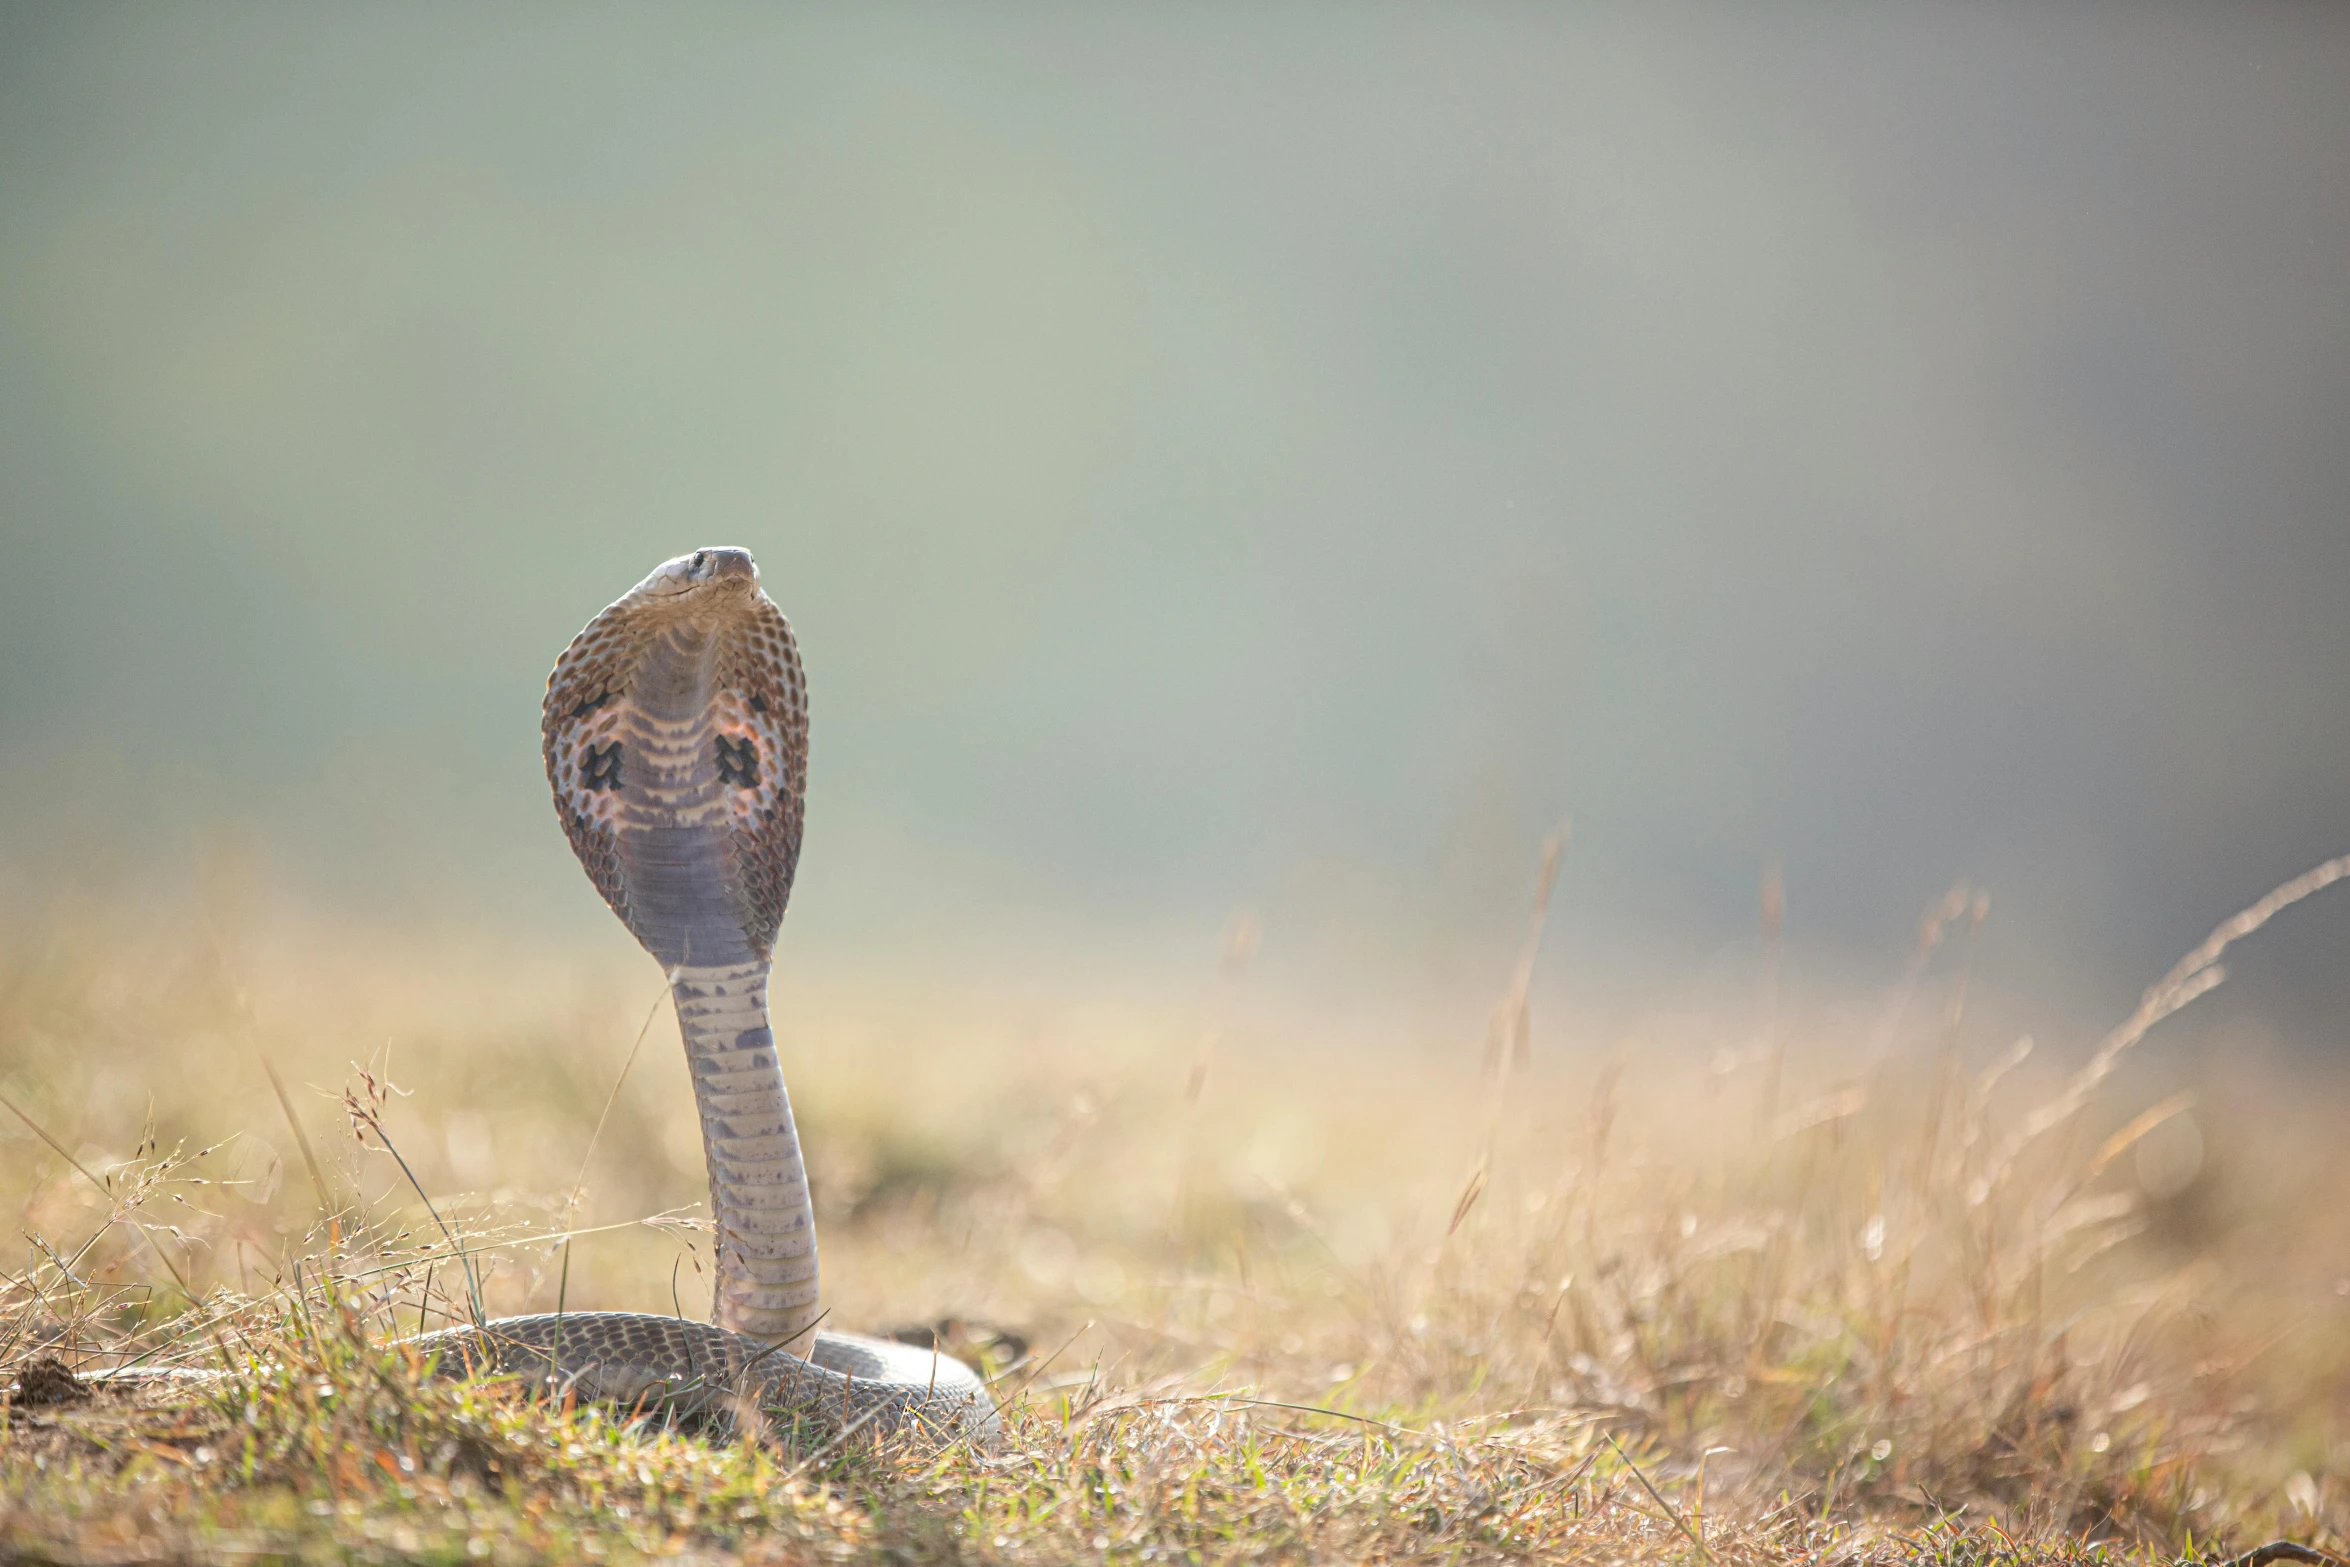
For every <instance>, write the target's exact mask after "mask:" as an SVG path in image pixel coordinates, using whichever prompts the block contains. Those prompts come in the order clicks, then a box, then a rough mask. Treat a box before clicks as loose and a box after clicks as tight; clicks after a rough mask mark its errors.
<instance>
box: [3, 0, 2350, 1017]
mask: <svg viewBox="0 0 2350 1567" xmlns="http://www.w3.org/2000/svg"><path fill="white" fill-rule="evenodd" d="M2346 429H2350V11H2345V10H2343V9H2342V8H2340V7H2335V6H2326V5H2314V4H2312V5H2253V4H2242V5H2227V6H2220V5H2211V6H2203V7H2186V6H2167V5H2155V4H2132V5H2115V6H2110V7H2098V6H2091V5H2086V4H2083V5H2072V6H2067V7H2062V8H2024V7H2015V6H2002V5H1991V4H1982V5H1973V6H1939V7H1936V6H1899V7H1895V6H1883V5H1855V6H1848V7H1845V6H1818V5H1795V6H1784V7H1781V6H1773V7H1756V6H1749V5H1742V4H1740V5H1723V6H1719V7H1695V8H1687V9H1683V8H1677V7H1669V6H1663V5H1658V4H1640V5H1627V6H1622V7H1580V6H1576V7H1570V6H1490V7H1487V6H1441V7H1440V6H1426V7H1409V8H1387V7H1381V6H1375V5H1369V4H1346V5H1289V6H1279V7H1241V6H1233V7H1199V6H1161V7H1153V8H1121V7H1110V6H1069V7H1059V8H1031V7H1016V6H993V5H991V6H987V7H968V6H967V7H953V8H942V9H938V10H877V9H872V8H856V9H852V8H850V7H846V6H842V7H836V8H831V9H817V8H805V7H803V8H797V9H786V8H781V7H767V6H740V7H732V6H729V7H642V8H637V7H621V6H592V7H591V6H562V7H527V6H508V7H496V8H479V7H473V6H451V7H445V8H434V7H424V6H397V7H382V6H377V7H329V6H316V5H301V6H284V7H263V6H224V5H205V6H191V7H175V8H143V7H96V6H88V5H64V6H56V7H32V6H22V5H11V6H8V7H6V8H5V10H4V11H0V551H4V554H0V564H4V566H5V570H4V571H0V797H4V804H0V859H5V860H6V861H8V862H10V863H13V864H14V865H16V866H18V867H19V868H20V870H21V872H22V874H21V875H20V877H19V879H18V885H19V886H20V887H25V888H39V887H41V886H43V885H45V884H47V883H48V882H50V881H53V880H54V879H55V878H57V877H60V876H85V875H88V876H97V877H99V878H101V879H109V878H111V879H114V880H116V881H120V880H121V879H125V878H132V879H135V878H137V877H140V876H145V875H149V874H153V875H156V876H158V877H160V878H162V879H163V880H165V881H169V880H171V879H174V878H179V877H183V876H184V874H185V871H186V868H187V867H188V866H189V865H190V864H192V863H194V861H195V859H196V858H197V857H198V856H199V855H200V853H202V852H204V850H203V846H204V845H205V844H207V843H208V842H214V843H216V842H219V841H222V839H221V834H222V833H223V832H224V831H226V832H227V833H228V835H229V841H241V842H243V843H245V844H248V845H250V846H253V848H254V849H255V850H256V851H257V852H258V853H259V854H260V855H261V856H262V858H263V859H264V860H265V861H266V863H267V864H268V866H269V867H270V869H271V873H272V874H273V875H274V876H276V877H279V878H282V879H283V881H284V882H285V884H287V885H289V886H291V887H294V888H296V889H299V893H300V896H302V897H304V898H309V899H316V900H319V901H320V902H322V903H327V904H331V905H341V906H346V907H350V908H354V909H357V910H362V911H367V912H371V913H377V914H381V915H383V916H385V917H387V918H398V919H411V918H417V917H421V916H426V915H431V916H432V917H436V918H440V919H444V920H446V921H449V922H452V923H456V924H460V925H461V924H464V923H466V922H469V921H482V922H497V923H502V924H506V925H509V926H512V927H516V928H526V929H544V930H546V931H548V932H550V933H551V934H554V935H557V936H562V935H563V934H564V933H566V932H589V931H595V932H599V933H600V932H602V931H603V929H604V925H603V923H599V922H603V921H604V916H603V915H602V914H601V913H600V912H599V911H598V909H597V908H596V906H595V904H594V902H593V900H592V898H590V897H589V896H588V893H587V889H586V887H585V885H584V884H583V883H582V882H581V880H580V878H579V876H578V873H577V871H576V870H575V869H574V868H573V867H572V865H571V863H570V861H569V857H568V855H567V854H566V852H565V850H564V848H563V845H562V840H561V836H560V834H559V833H558V832H557V831H556V829H555V826H554V823H553V820H552V816H551V813H550V812H549V811H548V809H547V808H546V805H545V803H544V797H543V785H542V783H541V781H540V774H539V762H538V755H537V747H536V737H535V721H536V713H537V701H538V692H539V688H540V684H541V682H542V680H543V678H544V676H545V672H546V670H547V668H548V666H549V664H550V663H551V662H552V660H553V657H554V655H555V654H556V652H557V651H559V650H560V649H561V647H562V646H563V644H564V642H565V640H566V639H567V638H568V637H569V636H570V635H571V634H572V632H573V631H575V630H576V629H577V628H578V627H579V626H580V624H582V623H583V622H584V621H585V620H586V619H587V617H588V616H589V615H590V614H592V613H593V612H594V611H595V610H596V609H597V608H598V607H600V606H601V605H602V604H604V603H605V602H607V601H608V600H610V599H611V598H613V597H614V596H616V595H617V594H618V593H619V592H621V591H622V590H623V589H625V588H626V587H627V586H628V585H629V584H630V583H632V582H633V581H635V580H636V578H637V577H638V576H639V575H641V574H642V572H643V571H644V570H645V569H646V568H647V567H649V566H650V565H652V564H653V563H654V562H656V561H658V560H659V559H661V558H663V557H664V556H667V555H670V554H674V553H677V552H679V551H681V550H684V549H689V548H691V547H693V546H695V545H697V544H703V543H715V542H732V543H741V544H744V545H747V546H749V547H751V548H752V549H754V550H755V551H756V552H757V554H758V556H759V558H760V560H761V562H762V565H763V567H764V570H765V574H766V579H767V583H768V585H769V588H770V590H771V591H772V592H773V593H774V595H775V596H776V598H777V599H778V600H779V601H780V602H781V603H782V604H783V605H784V607H785V609H786V610H787V612H788V613H789V614H790V615H791V616H792V617H793V620H794V622H795V624H796V625H797V626H798V628H799V630H800V634H801V637H802V640H803V645H804V648H805V651H806V654H807V658H808V662H809V666H810V670H811V678H812V681H813V685H814V696H815V753H814V773H813V783H812V804H811V818H810V820H811V825H810V836H809V844H808V853H807V858H806V860H805V862H804V869H803V875H802V880H801V885H800V888H799V893H798V896H797V898H796V900H795V903H794V907H793V912H792V917H791V926H790V930H789V933H788V935H787V950H788V951H790V952H792V953H794V954H795V955H796V956H797V958H798V960H799V961H821V960H823V958H824V957H825V955H827V954H833V955H850V954H870V953H875V952H884V951H886V952H889V953H892V954H895V955H896V956H898V957H901V958H903V959H905V960H906V961H909V962H914V963H923V964H928V963H936V964H940V965H947V966H953V965H962V966H966V967H968V966H971V965H975V964H986V963H990V962H995V963H1001V964H1003V965H1005V966H1006V967H1007V968H1012V967H1025V968H1028V969H1030V970H1034V971H1035V972H1037V973H1041V974H1044V975H1047V976H1048V977H1049V976H1050V975H1051V974H1052V973H1054V972H1056V971H1057V970H1058V969H1060V968H1072V969H1073V968H1074V967H1076V966H1080V965H1083V964H1087V963H1092V962H1094V961H1096V960H1098V959H1102V958H1105V957H1107V958H1114V959H1116V960H1118V961H1120V962H1123V963H1127V964H1130V965H1138V966H1140V967H1148V966H1150V965H1153V964H1156V965H1160V966H1163V967H1164V968H1165V969H1166V970H1167V971H1168V972H1169V973H1171V974H1178V975H1203V974H1205V973H1206V972H1207V971H1208V970H1209V968H1210V966H1211V965H1212V963H1213V955H1214V953H1215V950H1216V947H1217V942H1218V931H1219V929H1220V927H1221V926H1222V924H1223V922H1224V920H1225V918H1226V917H1227V915H1228V914H1229V912H1230V911H1231V910H1233V909H1234V908H1236V907H1241V906H1247V907H1253V908H1254V909H1256V910H1257V911H1258V913H1259V915H1260V917H1261V918H1262V920H1263V922H1264V926H1265V929H1266V932H1267V937H1266V945H1265V949H1264V959H1263V961H1264V964H1265V968H1266V972H1267V973H1268V975H1270V976H1273V977H1274V978H1276V979H1278V978H1280V977H1282V976H1287V978H1288V979H1289V980H1291V981H1294V982H1295V983H1297V984H1298V985H1299V986H1301V987H1303V988H1306V989H1308V990H1312V989H1315V988H1317V987H1318V988H1319V989H1321V990H1323V991H1325V992H1327V993H1329V994H1331V995H1333V996H1345V997H1349V998H1353V999H1354V1000H1355V1001H1356V1002H1360V1003H1362V1004H1364V1005H1366V1006H1374V1005H1376V1004H1378V1003H1379V1002H1380V999H1381V998H1383V997H1391V996H1402V995H1404V994H1406V993H1426V994H1438V995H1447V996H1452V995H1458V996H1470V995H1476V996H1483V995H1484V994H1486V993H1488V992H1489V991H1490V990H1491V989H1492V988H1493V987H1494V986H1495V985H1497V984H1498V983H1499V981H1500V978H1501V976H1502V975H1503V973H1504V972H1505V971H1506V967H1507V962H1508V951H1509V948H1510V945H1511V943H1512V941H1513V940H1514V937H1513V935H1512V931H1513V929H1514V926H1515V924H1516V922H1517V920H1518V918H1519V917H1520V915H1519V909H1520V907H1521V904H1522V900H1523V898H1524V895H1525V889H1526V884H1527V880H1528V862H1529V859H1530V855H1531V850H1532V844H1533V842H1534V841H1535V840H1536V838H1537V837H1538V836H1539V835H1540V833H1541V832H1542V830H1543V829H1544V828H1545V827H1547V826H1548V825H1549V824H1550V823H1551V822H1552V821H1554V820H1555V819H1557V818H1559V817H1561V816H1568V815H1571V816H1572V817H1573V818H1574V821H1575V824H1576V835H1577V836H1576V842H1575V845H1574V847H1573V849H1572V850H1571V852H1570V857H1569V861H1568V868H1567V873H1566V876H1565V880H1564V882H1563V884H1562V907H1561V918H1562V924H1561V925H1560V927H1559V940H1558V944H1557V946H1556V948H1555V953H1554V956H1555V961H1554V963H1553V964H1552V966H1551V969H1550V970H1549V973H1550V975H1551V984H1552V985H1553V987H1554V988H1556V989H1557V990H1558V991H1559V993H1560V994H1561V995H1562V996H1570V997H1571V996H1577V995H1580V996H1585V997H1591V998H1597V997H1599V996H1601V995H1602V994H1607V995H1611V996H1614V997H1616V999H1624V998H1625V997H1630V998H1631V999H1632V1000H1633V1001H1635V1002H1637V1001H1638V1000H1639V996H1640V994H1641V987H1643V986H1644V985H1649V984H1651V983H1652V982H1653V983H1654V984H1655V985H1657V986H1659V987H1664V986H1667V985H1669V984H1671V983H1677V982H1678V981H1672V980H1669V979H1667V978H1666V977H1665V976H1670V975H1674V974H1688V973H1692V972H1694V973H1697V974H1700V975H1711V976H1715V977H1717V978H1719V979H1720V982H1721V983H1723V984H1730V985H1742V984H1744V983H1746V982H1747V981H1746V980H1745V979H1744V978H1741V977H1739V976H1741V975H1744V974H1746V973H1747V972H1748V970H1749V968H1750V966H1751V949H1752V946H1753V937H1752V935H1751V931H1752V926H1753V921H1754V916H1753V907H1754V887H1755V884H1756V882H1757V879H1758V878H1759V876H1760V874H1761V870H1762V867H1763V866H1764V865H1765V863H1766V862H1768V861H1769V860H1770V859H1772V858H1773V857H1774V856H1782V857H1783V858H1784V860H1785V863H1786V865H1787V867H1788V869H1787V876H1788V884H1789V887H1790V899H1791V909H1792V914H1791V935H1792V938H1793V939H1794V940H1795V941H1796V942H1797V949H1796V950H1797V953H1798V955H1799V957H1800V958H1801V959H1802V960H1803V961H1804V962H1805V963H1807V964H1809V965H1810V967H1811V971H1812V972H1815V973H1820V974H1839V975H1841V974H1849V975H1853V976H1858V977H1882V976H1889V975H1890V974H1891V973H1893V972H1894V971H1895V970H1896V969H1897V968H1898V966H1899V964H1900V961H1901V959H1902V956H1903V954H1904V953H1905V951H1906V949H1907V946H1908V944H1909V941H1910V939H1911V932H1912V929H1913V927H1914V920H1915V917H1916V914H1917V912H1918V910H1919V909H1920V908H1922V907H1923V906H1924V905H1926V904H1927V903H1928V902H1930V901H1931V900H1932V899H1933V898H1934V897H1935V896H1937V895H1938V894H1939V893H1940V891H1941V889H1942V888H1943V887H1944V886H1946V885H1947V884H1948V883H1949V882H1950V881H1951V880H1952V879H1953V878H1954V877H1958V876H1967V877H1971V878H1974V879H1975V880H1977V881H1978V882H1980V883H1981V884H1983V885H1987V886H1988V887H1990V888H1991V889H1992V891H1993V893H1994V895H1995V898H1996V899H1997V914H1996V915H1995V918H1994V923H1993V927H1992V931H1991V933H1990V945H1989V946H1988V947H1987V948H1986V954H1985V955H1986V961H1987V962H1988V963H1989V964H1990V965H1991V966H1992V967H1993V970H1994V972H1995V975H1996V980H1997V984H1998V986H1999V987H2001V988H2002V989H2004V990H2005V991H2007V992H2009V993H2011V994H2012V995H2014V996H2016V997H2020V998H2023V1001H2022V1002H2019V1003H2018V1005H2019V1006H2022V1005H2023V1004H2024V1002H2028V1003H2029V1007H2027V1008H2026V1010H2029V1008H2034V1007H2036V1008H2041V1009H2052V1010H2053V1011H2054V1013H2055V1014H2056V1015H2058V1016H2061V1017H2066V1018H2073V1017H2086V1018H2094V1017H2095V1016H2097V1015H2098V1014H2100V1013H2102V1012H2106V1011H2111V1010H2113V1009H2115V1008H2116V1007H2117V1006H2118V1005H2119V1004H2120V1003H2121V1002H2123V1001H2124V1000H2125V999H2126V998H2127V997H2128V996H2129V995H2130V994H2132V993H2134V990H2135V988H2136V987H2137V986H2138V985H2140V984H2142V983H2143V982H2144V981H2145V980H2147V979H2148V978H2150V977H2151V976H2152V975H2153V974H2154V973H2155V972H2157V971H2159V970H2160V969H2161V968H2162V967H2163V966H2165V965H2166V964H2167V963H2168V961H2169V959H2170V958H2171V957H2172V956H2173V955H2174V954H2175V952H2176V951H2177V950H2178V949H2179V948H2180V947H2182V946H2184V945H2185V944H2186V943H2187V942H2189V941H2191V940H2192V939H2194V938H2195V937H2196V936H2198V935H2199V934H2200V933H2201V932H2202V930H2203V929H2205V928H2206V927H2207V926H2208V925H2209V924H2210V922H2211V921H2213V920H2214V919H2216V918H2217V917H2219V916H2220V915H2222V914H2224V913H2226V912H2227V911H2228V910H2229V909H2230V908H2232V907H2234V906H2235V905H2236V904H2237V903H2239V902H2241V901H2243V900H2245V899H2247V898H2249V897H2250V896H2252V895H2254V894H2256V893H2257V892H2258V891H2260V890H2261V889H2262V888H2264V887H2265V886H2266V885H2267V884H2268V883H2270V882H2271V881H2273V880H2275V879H2278V878H2281V877H2282V876H2284V875H2287V874H2290V873H2291V872H2293V871H2296V870H2298V869H2300V868H2302V867H2303V866H2304V865H2306V864H2308V863H2310V862H2312V861H2314V860H2316V859H2319V858H2322V857H2323V856H2325V855H2327V854H2330V853H2333V852H2336V851H2338V850H2341V849H2343V848H2344V847H2350V620H2346V619H2345V616H2344V613H2343V610H2344V598H2345V590H2350V441H2346V440H2345V431H2346ZM2346 941H2350V917H2346V916H2345V915H2343V914H2342V913H2341V912H2340V911H2334V910H2312V911H2310V912H2309V916H2308V918H2306V919H2303V920H2301V921H2300V922H2299V923H2297V924H2296V925H2295V926H2294V927H2293V929H2291V930H2289V931H2285V932H2281V933H2280V937H2279V940H2278V941H2277V942H2275V943H2273V944H2271V945H2270V946H2269V947H2267V948H2265V949H2264V952H2263V954H2261V955H2256V956H2255V958H2254V959H2253V963H2254V968H2253V970H2252V971H2251V973H2250V974H2249V975H2248V978H2252V979H2256V980H2257V981H2258V983H2257V984H2256V985H2254V986H2253V987H2252V988H2251V992H2250V994H2251V998H2252V999H2250V1000H2246V1001H2245V1002H2243V1003H2241V1004H2243V1005H2247V1006H2249V1005H2254V1004H2255V1003H2257V1004H2258V1005H2261V1006H2269V1007H2274V1008H2278V1009H2281V1010H2280V1011H2279V1012H2278V1015H2279V1016H2284V1015H2288V1014H2291V1009H2292V1005H2293V1004H2292V1003H2291V1002H2290V1001H2289V999H2288V998H2290V997H2293V996H2296V995H2303V996H2306V995H2310V994H2316V993H2317V991H2319V990H2322V983H2321V982H2322V981H2323V979H2324V978H2325V976H2326V975H2328V974H2330V973H2331V972H2332V971H2333V970H2334V969H2336V968H2339V967H2342V966H2343V965H2342V963H2341V959H2342V954H2343V951H2344V947H2345V942H2346ZM1721 976H1729V977H1727V978H1721ZM2312 987H2316V989H2314V990H2313V988H2312ZM1656 993H1657V994H1660V995H1661V994H1664V993H1665V991H1664V990H1663V989H1661V988H1660V989H1659V990H1658V991H1657V992H1656ZM1597 1004H1598V1003H1597V1001H1596V999H1595V1000H1594V1001H1593V1005H1595V1006H1596V1005H1597ZM1481 1006H1482V1002H1481V1001H1479V1002H1478V1003H1477V1004H1476V1006H1473V1007H1472V1006H1468V1005H1467V1003H1463V1008H1464V1010H1462V1011H1461V1012H1460V1014H1459V1015H1460V1016H1461V1017H1463V1018H1466V1019H1468V1020H1470V1023H1469V1026H1472V1027H1473V1023H1474V1019H1475V1018H1476V1017H1477V1016H1479V1015H1480V1012H1479V1010H1478V1009H1479V1008H1481ZM2292 1015H2296V1016H2299V1017H2301V1018H2302V1020H2303V1021H2304V1022H2306V1021H2307V1020H2308V1019H2311V1018H2316V1019H2320V1020H2321V1022H2322V1019H2324V1018H2325V1017H2326V1016H2328V1015H2329V1014H2326V1013H2324V1012H2322V1011H2318V1010H2315V1009H2314V1008H2312V1009H2305V1010H2304V1012H2302V1013H2300V1014H2292ZM2322 1026H2323V1027H2324V1028H2330V1027H2331V1025H2330V1024H2323V1025H2322Z"/></svg>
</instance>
